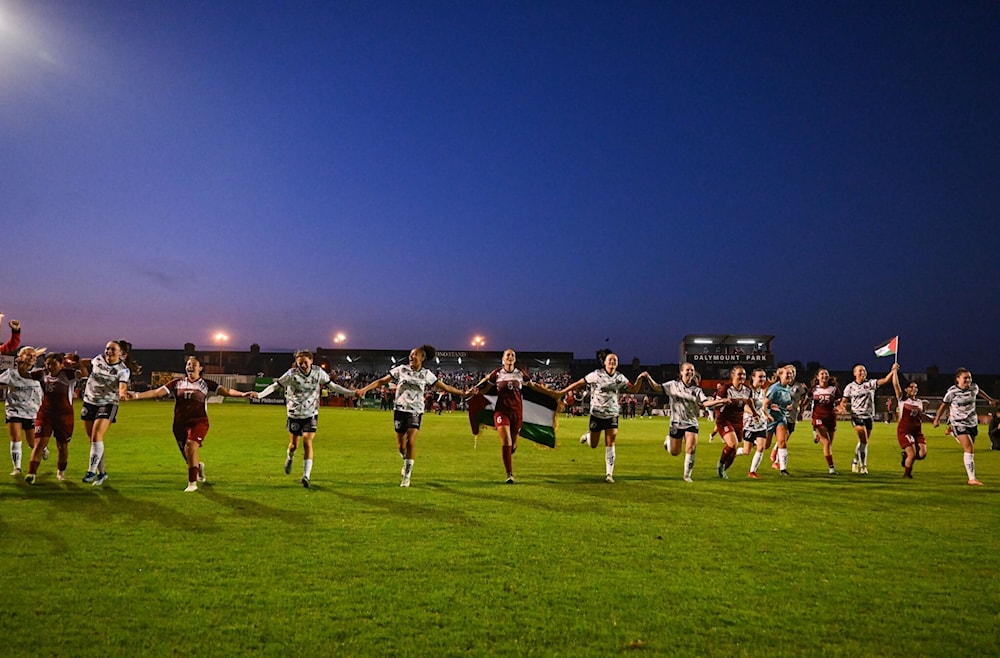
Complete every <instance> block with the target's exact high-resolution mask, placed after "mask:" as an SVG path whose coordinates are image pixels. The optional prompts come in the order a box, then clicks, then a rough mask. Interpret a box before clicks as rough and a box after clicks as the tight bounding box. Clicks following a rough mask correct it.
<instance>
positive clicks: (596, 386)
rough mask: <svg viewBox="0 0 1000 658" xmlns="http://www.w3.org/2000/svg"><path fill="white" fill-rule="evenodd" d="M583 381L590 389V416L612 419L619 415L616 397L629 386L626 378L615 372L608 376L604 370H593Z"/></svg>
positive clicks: (619, 406) (618, 404)
mask: <svg viewBox="0 0 1000 658" xmlns="http://www.w3.org/2000/svg"><path fill="white" fill-rule="evenodd" d="M583 379H584V381H586V382H587V384H588V385H589V387H590V415H591V416H594V417H596V418H614V417H615V416H617V415H618V414H619V413H621V404H620V403H619V402H618V395H619V393H620V392H621V391H623V390H625V389H626V388H627V387H628V386H629V381H628V377H626V376H625V375H623V374H621V373H620V372H617V371H616V372H615V374H613V375H609V374H608V371H607V370H605V369H604V368H601V369H600V370H595V371H594V372H592V373H590V374H589V375H587V376H586V377H584V378H583Z"/></svg>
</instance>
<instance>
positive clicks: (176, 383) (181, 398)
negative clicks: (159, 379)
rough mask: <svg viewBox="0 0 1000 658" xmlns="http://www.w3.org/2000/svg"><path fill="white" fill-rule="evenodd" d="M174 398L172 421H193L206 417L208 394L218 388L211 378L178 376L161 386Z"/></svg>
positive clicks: (183, 422) (182, 422) (186, 422)
mask: <svg viewBox="0 0 1000 658" xmlns="http://www.w3.org/2000/svg"><path fill="white" fill-rule="evenodd" d="M163 388H165V389H167V391H169V392H170V393H171V394H172V395H173V396H174V398H176V400H177V401H176V403H175V404H174V423H175V424H177V423H180V424H188V423H195V422H198V421H200V420H206V419H207V418H208V409H207V406H206V405H207V404H208V396H209V394H211V393H215V392H216V391H217V390H218V389H219V385H218V384H217V383H216V382H213V381H212V380H211V379H198V380H197V381H191V380H189V379H188V378H187V377H179V378H177V379H174V380H172V381H170V382H168V383H167V384H165V385H164V386H163Z"/></svg>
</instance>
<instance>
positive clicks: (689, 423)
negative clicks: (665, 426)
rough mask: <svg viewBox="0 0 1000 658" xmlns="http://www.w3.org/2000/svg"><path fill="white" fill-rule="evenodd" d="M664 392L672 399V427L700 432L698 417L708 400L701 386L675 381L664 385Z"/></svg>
mask: <svg viewBox="0 0 1000 658" xmlns="http://www.w3.org/2000/svg"><path fill="white" fill-rule="evenodd" d="M663 392H664V393H666V394H667V396H668V397H669V398H670V427H672V428H677V429H687V428H689V427H693V428H695V431H698V430H697V428H698V416H699V415H700V412H701V410H702V409H703V408H704V404H705V402H706V401H707V400H708V396H707V395H705V391H704V390H703V389H702V388H701V386H698V385H697V384H691V385H690V386H687V385H686V384H685V383H684V382H683V381H681V380H679V379H674V380H673V381H669V382H664V383H663Z"/></svg>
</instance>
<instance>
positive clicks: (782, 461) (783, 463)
mask: <svg viewBox="0 0 1000 658" xmlns="http://www.w3.org/2000/svg"><path fill="white" fill-rule="evenodd" d="M778 466H780V467H781V470H783V471H787V470H788V448H778Z"/></svg>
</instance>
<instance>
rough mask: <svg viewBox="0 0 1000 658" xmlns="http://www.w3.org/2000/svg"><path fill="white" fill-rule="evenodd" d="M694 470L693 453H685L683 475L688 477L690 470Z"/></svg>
mask: <svg viewBox="0 0 1000 658" xmlns="http://www.w3.org/2000/svg"><path fill="white" fill-rule="evenodd" d="M693 470H694V455H692V454H686V455H684V476H685V477H688V476H690V475H691V471H693Z"/></svg>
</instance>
